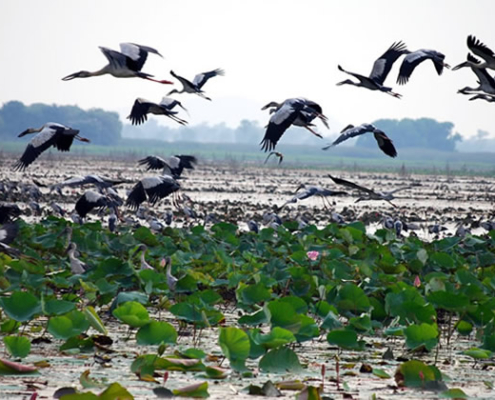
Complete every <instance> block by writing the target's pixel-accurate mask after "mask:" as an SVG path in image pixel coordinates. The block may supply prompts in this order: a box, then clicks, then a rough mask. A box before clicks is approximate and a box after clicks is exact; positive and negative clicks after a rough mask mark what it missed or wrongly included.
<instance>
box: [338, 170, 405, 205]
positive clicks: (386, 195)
mask: <svg viewBox="0 0 495 400" xmlns="http://www.w3.org/2000/svg"><path fill="white" fill-rule="evenodd" d="M328 176H329V177H330V178H331V179H332V180H333V181H334V182H335V183H336V184H337V185H342V186H346V187H348V188H351V189H357V190H359V191H360V192H365V193H366V196H365V197H359V198H358V199H357V200H356V203H357V202H359V201H365V200H385V201H387V202H388V203H390V204H391V205H392V206H394V207H397V206H396V205H395V204H394V203H392V200H393V199H394V198H395V197H394V193H397V192H398V191H400V190H405V189H410V188H411V186H405V187H400V188H397V189H394V190H391V191H389V192H375V191H374V190H372V189H368V188H365V187H364V186H360V185H358V184H356V183H354V182H350V181H346V180H345V179H341V178H336V177H333V176H332V175H330V174H329V175H328Z"/></svg>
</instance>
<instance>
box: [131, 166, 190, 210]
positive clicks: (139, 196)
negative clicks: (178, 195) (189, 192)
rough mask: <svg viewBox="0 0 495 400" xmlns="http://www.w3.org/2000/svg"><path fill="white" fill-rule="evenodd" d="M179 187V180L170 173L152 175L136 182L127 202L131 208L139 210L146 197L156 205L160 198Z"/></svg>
mask: <svg viewBox="0 0 495 400" xmlns="http://www.w3.org/2000/svg"><path fill="white" fill-rule="evenodd" d="M179 189H180V185H179V182H177V181H176V180H175V179H174V178H173V177H171V176H170V175H163V176H150V177H147V178H143V179H141V180H140V181H139V182H138V183H136V185H135V186H134V187H133V188H132V190H131V192H130V193H129V196H128V197H127V201H126V203H125V204H126V205H127V206H128V207H129V208H131V209H135V210H137V209H138V208H139V205H140V204H141V203H142V202H144V201H145V200H146V198H148V202H149V203H150V204H151V205H154V204H155V203H156V202H157V201H158V200H160V199H163V198H165V197H167V196H169V195H170V194H172V193H175V192H177V191H178V190H179ZM174 200H175V199H174Z"/></svg>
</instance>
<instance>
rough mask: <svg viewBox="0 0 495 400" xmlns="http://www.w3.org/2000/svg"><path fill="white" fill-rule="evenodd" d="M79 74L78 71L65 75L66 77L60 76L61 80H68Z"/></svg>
mask: <svg viewBox="0 0 495 400" xmlns="http://www.w3.org/2000/svg"><path fill="white" fill-rule="evenodd" d="M79 75H80V73H79V72H74V73H73V74H70V75H67V76H66V77H64V78H62V80H63V81H70V80H71V79H74V78H78V77H79Z"/></svg>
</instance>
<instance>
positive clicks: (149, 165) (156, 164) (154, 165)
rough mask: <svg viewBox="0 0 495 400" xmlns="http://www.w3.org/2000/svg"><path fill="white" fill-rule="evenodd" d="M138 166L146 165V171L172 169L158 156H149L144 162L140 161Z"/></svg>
mask: <svg viewBox="0 0 495 400" xmlns="http://www.w3.org/2000/svg"><path fill="white" fill-rule="evenodd" d="M138 164H139V165H146V171H149V170H152V169H162V168H165V167H168V168H170V166H169V165H168V163H167V162H166V161H165V160H164V159H163V158H161V157H157V156H148V157H146V158H143V159H142V160H139V161H138Z"/></svg>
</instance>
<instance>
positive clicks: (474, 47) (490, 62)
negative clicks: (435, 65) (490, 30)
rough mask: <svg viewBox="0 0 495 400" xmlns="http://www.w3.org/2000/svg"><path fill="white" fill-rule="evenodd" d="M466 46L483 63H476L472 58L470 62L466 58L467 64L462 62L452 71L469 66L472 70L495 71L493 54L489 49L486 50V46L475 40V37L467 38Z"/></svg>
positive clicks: (494, 56)
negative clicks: (484, 69) (486, 69)
mask: <svg viewBox="0 0 495 400" xmlns="http://www.w3.org/2000/svg"><path fill="white" fill-rule="evenodd" d="M467 46H468V48H469V50H471V51H472V52H473V53H474V54H476V55H477V56H478V57H481V58H482V59H483V60H484V62H479V61H478V62H477V60H476V59H475V58H474V57H473V58H472V59H471V60H469V58H468V61H467V62H463V63H461V64H459V65H456V66H455V67H454V68H452V70H453V71H456V70H458V69H459V68H463V67H467V66H471V67H473V68H488V69H495V53H494V52H493V51H492V50H491V49H490V48H488V46H486V45H485V44H483V43H482V42H481V41H479V40H478V39H476V37H474V36H473V35H469V36H468V38H467Z"/></svg>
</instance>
